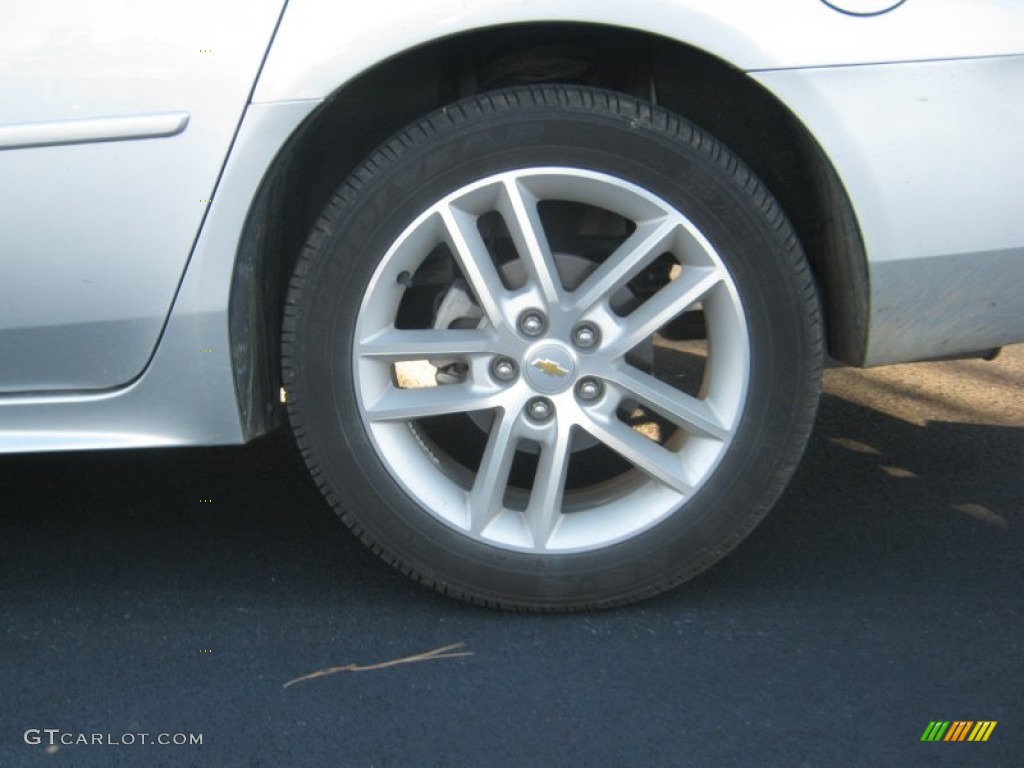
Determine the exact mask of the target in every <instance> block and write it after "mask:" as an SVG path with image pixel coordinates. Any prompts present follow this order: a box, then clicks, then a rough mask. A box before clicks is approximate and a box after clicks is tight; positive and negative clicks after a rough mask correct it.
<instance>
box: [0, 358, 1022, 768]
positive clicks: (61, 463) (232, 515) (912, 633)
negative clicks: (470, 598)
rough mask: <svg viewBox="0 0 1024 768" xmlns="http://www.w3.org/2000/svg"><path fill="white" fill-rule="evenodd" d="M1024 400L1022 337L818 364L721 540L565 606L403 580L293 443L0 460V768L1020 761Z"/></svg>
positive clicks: (1011, 763)
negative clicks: (761, 505) (954, 735)
mask: <svg viewBox="0 0 1024 768" xmlns="http://www.w3.org/2000/svg"><path fill="white" fill-rule="evenodd" d="M1022 394H1024V347H1021V346H1018V347H1014V348H1010V349H1008V350H1006V352H1005V353H1004V355H1003V357H1002V358H1000V359H998V360H996V361H995V362H991V363H986V362H981V361H957V362H946V363H940V364H933V365H927V366H925V365H914V366H898V367H895V368H890V369H885V370H879V371H868V372H862V371H851V370H832V371H829V372H827V376H826V393H825V395H824V397H823V400H822V406H821V411H820V415H819V419H818V424H817V428H816V431H815V434H814V436H813V437H812V440H811V443H810V445H809V447H808V451H807V454H806V457H805V460H804V462H803V464H802V465H801V467H800V469H799V470H798V472H797V474H796V476H795V478H794V479H793V482H792V483H791V485H790V487H789V489H788V490H787V491H786V493H785V495H784V496H783V498H782V499H781V501H780V502H779V504H778V505H777V507H776V509H775V510H774V511H773V512H772V514H771V515H770V516H769V517H768V519H767V520H766V521H765V522H764V523H763V524H762V525H761V527H760V528H758V529H757V530H756V531H755V532H754V533H753V534H752V535H751V536H750V538H749V539H748V540H747V541H746V542H745V543H744V544H743V545H741V546H740V548H739V549H738V550H736V551H735V552H734V553H733V554H732V555H731V556H729V557H728V558H726V560H725V561H723V562H722V563H721V564H719V565H718V566H716V567H715V568H713V569H712V570H711V571H709V572H708V573H706V574H705V575H703V576H702V577H700V578H699V579H697V580H695V581H693V582H691V583H689V584H687V585H684V586H683V587H682V588H680V589H678V590H676V591H674V592H671V593H669V594H666V595H663V596H661V597H659V598H656V599H654V600H651V601H648V602H646V603H643V604H641V605H638V606H634V607H631V608H628V609H623V610H617V611H614V612H607V613H597V614H583V615H569V616H529V615H514V614H504V613H498V612H494V611H488V610H484V609H479V608H474V607H471V606H467V605H463V604H460V603H457V602H454V601H452V600H450V599H447V598H445V597H443V596H440V595H437V594H434V593H433V592H430V591H427V590H425V589H424V588H422V587H420V586H418V585H416V584H414V583H412V582H410V581H408V580H406V579H405V578H404V577H402V576H401V575H400V574H398V573H397V572H395V571H393V570H392V569H390V568H389V567H387V566H386V565H384V564H382V563H381V562H379V561H378V560H377V559H376V558H375V557H374V556H373V555H372V554H370V553H369V552H368V551H366V550H364V548H363V547H362V545H360V544H359V543H358V542H357V541H356V540H355V539H354V538H353V537H352V536H351V535H349V534H348V532H347V531H346V530H345V529H344V528H343V527H342V526H341V525H340V524H339V523H337V522H336V520H335V519H334V517H333V514H332V512H331V511H330V510H329V509H328V508H327V506H326V505H325V503H324V502H323V501H322V500H321V498H320V496H319V494H318V492H317V491H316V489H315V487H314V486H313V484H312V482H311V481H310V480H309V479H308V478H307V476H306V474H305V469H304V467H303V466H302V464H301V461H300V460H299V459H298V457H297V456H296V453H295V451H294V449H293V447H292V445H291V442H290V440H289V439H288V438H287V436H284V435H278V436H274V437H271V438H268V439H263V440H260V441H257V442H256V443H254V444H251V445H249V446H244V447H237V448H215V449H174V450H151V451H136V452H97V453H80V454H50V455H35V456H8V457H0V766H3V767H4V768H6V767H7V766H23V765H25V766H35V765H42V766H109V765H127V766H135V765H139V766H162V765H168V766H176V765H183V766H217V767H218V768H219V767H221V766H224V767H228V766H273V767H274V768H277V767H279V766H281V767H288V766H305V765H318V766H319V765H322V766H416V767H418V766H435V765H437V766H457V767H458V766H480V767H481V768H489V767H490V766H517V767H518V766H645V767H647V766H776V765H778V766H917V765H927V766H931V765H940V766H947V765H948V766H962V765H977V766H1019V765H1022V764H1024V600H1022V591H1024V567H1022V566H1024V559H1022V555H1024V535H1022V529H1024V509H1022V497H1024V494H1022V490H1024V479H1022V477H1024V397H1022ZM438 649H447V650H438ZM431 652H434V653H433V654H432V653H431ZM317 672H324V674H321V675H319V676H313V677H309V678H308V679H303V680H299V681H298V682H294V683H292V684H291V685H287V686H286V684H288V683H289V682H290V681H294V680H296V679H297V678H303V677H305V676H308V675H311V674H315V673H317ZM934 721H943V722H946V721H948V722H951V723H955V722H957V721H971V722H982V721H995V722H996V726H995V727H994V728H993V729H992V730H991V735H990V737H989V739H988V741H985V742H970V741H964V742H952V741H937V742H922V741H921V737H922V735H923V734H924V732H925V731H926V729H928V727H929V724H930V723H932V722H934ZM142 734H146V736H145V737H144V738H143V737H142ZM197 736H198V737H199V738H200V739H201V742H202V743H201V744H196V743H187V742H188V741H190V740H191V741H194V740H195V738H196V737H197ZM97 737H98V741H97ZM83 739H84V741H86V742H88V743H82V741H83ZM158 739H162V740H165V741H169V742H171V743H168V744H160V743H155V742H156V741H157V740H158ZM182 739H184V740H185V741H186V743H185V744H175V743H174V741H176V740H177V741H181V740H182ZM69 741H70V742H71V743H62V742H69ZM129 741H130V742H132V743H128V742H129ZM51 742H52V743H51ZM143 742H145V743H143Z"/></svg>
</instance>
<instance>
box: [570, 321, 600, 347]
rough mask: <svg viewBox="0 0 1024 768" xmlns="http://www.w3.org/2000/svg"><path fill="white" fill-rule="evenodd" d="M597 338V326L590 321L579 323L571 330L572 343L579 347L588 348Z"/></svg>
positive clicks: (595, 342)
mask: <svg viewBox="0 0 1024 768" xmlns="http://www.w3.org/2000/svg"><path fill="white" fill-rule="evenodd" d="M598 338H599V334H598V331H597V327H596V326H595V325H592V324H591V323H580V324H579V325H577V326H576V328H575V329H574V330H573V332H572V343H573V344H575V345H576V346H577V347H579V348H580V349H590V348H591V347H592V346H594V345H595V344H597V340H598Z"/></svg>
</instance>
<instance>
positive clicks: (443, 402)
mask: <svg viewBox="0 0 1024 768" xmlns="http://www.w3.org/2000/svg"><path fill="white" fill-rule="evenodd" d="M500 400H501V393H500V392H498V391H497V390H487V391H483V390H481V389H480V388H479V387H476V386H474V385H472V384H470V383H461V384H448V385H447V386H443V387H417V388H413V389H400V388H398V387H389V388H388V389H387V390H386V391H385V392H384V394H383V395H381V396H380V397H379V398H377V400H375V401H374V402H373V403H372V404H371V405H370V406H368V407H367V408H366V415H367V417H368V418H369V419H370V421H412V420H414V419H424V418H427V417H428V416H443V415H445V414H449V413H469V412H472V411H480V410H484V409H487V408H494V407H495V406H497V405H498V404H499V401H500Z"/></svg>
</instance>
